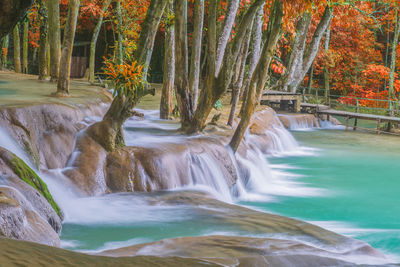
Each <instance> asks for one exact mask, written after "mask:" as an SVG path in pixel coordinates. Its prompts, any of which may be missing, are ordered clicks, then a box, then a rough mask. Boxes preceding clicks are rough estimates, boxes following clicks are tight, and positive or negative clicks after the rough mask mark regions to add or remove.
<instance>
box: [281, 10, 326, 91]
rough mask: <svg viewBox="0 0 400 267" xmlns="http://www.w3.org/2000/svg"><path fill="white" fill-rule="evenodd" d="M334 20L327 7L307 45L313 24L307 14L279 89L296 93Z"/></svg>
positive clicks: (298, 30) (297, 32)
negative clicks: (308, 34)
mask: <svg viewBox="0 0 400 267" xmlns="http://www.w3.org/2000/svg"><path fill="white" fill-rule="evenodd" d="M331 19H332V12H331V8H330V7H329V6H326V8H325V11H324V14H323V15H322V18H321V20H320V22H319V23H318V26H317V28H316V29H315V32H314V35H313V37H312V40H311V42H310V44H308V45H307V44H306V41H307V33H308V31H309V28H310V27H309V26H310V24H311V14H310V13H308V12H306V13H304V15H303V16H302V18H301V20H300V21H299V22H298V24H297V26H296V37H295V42H294V44H293V48H292V54H291V55H290V59H289V64H288V66H287V68H286V72H285V74H284V75H283V76H282V77H281V79H280V80H279V82H278V85H277V86H278V87H279V89H280V90H281V91H290V92H293V93H295V92H296V90H297V88H298V87H299V85H300V83H301V82H302V81H303V79H304V77H305V76H306V74H307V71H308V70H309V69H310V67H311V64H312V63H313V62H314V59H315V57H316V55H317V53H318V49H319V44H320V42H321V39H322V37H323V35H324V33H325V31H326V29H327V28H328V25H329V24H330V22H331Z"/></svg>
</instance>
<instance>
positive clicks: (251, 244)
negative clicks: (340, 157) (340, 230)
mask: <svg viewBox="0 0 400 267" xmlns="http://www.w3.org/2000/svg"><path fill="white" fill-rule="evenodd" d="M126 197H129V196H128V195H126ZM141 199H142V200H143V196H142V197H141ZM144 199H146V200H147V201H148V202H149V203H151V204H153V205H157V206H160V205H161V206H162V205H178V206H179V207H181V208H187V209H189V210H191V211H192V212H195V213H196V214H197V216H199V217H202V218H204V223H205V224H207V225H208V224H210V225H218V224H221V223H222V224H223V225H224V229H225V231H226V232H231V231H232V232H235V233H240V232H243V233H245V235H247V236H200V237H182V238H173V239H165V240H161V241H156V242H152V243H146V244H140V245H135V246H130V247H125V248H120V249H115V250H109V251H104V252H102V253H100V254H99V255H105V256H114V257H126V256H138V255H141V256H155V255H157V256H159V257H171V256H178V257H187V258H194V259H202V260H206V261H210V262H214V263H217V264H222V265H224V266H307V267H309V266H356V264H365V263H367V264H369V263H374V264H385V263H387V262H389V261H388V260H387V259H386V258H385V257H384V256H383V255H382V254H381V253H380V252H378V251H377V250H375V249H373V248H372V247H371V246H369V245H368V244H366V243H364V242H362V241H358V240H354V239H351V238H348V237H345V236H341V235H339V234H336V233H333V232H331V231H327V230H325V229H322V228H320V227H318V226H315V225H311V224H308V223H306V222H301V221H298V220H294V219H290V218H287V217H283V216H279V215H274V214H269V213H263V212H259V211H255V210H251V209H248V208H245V207H242V206H236V205H232V204H228V203H225V202H221V201H218V200H215V199H213V198H212V197H209V196H208V195H206V194H205V193H200V192H190V191H185V192H179V193H177V192H158V193H154V194H148V195H146V197H144ZM254 236H258V238H255V237H254ZM260 236H264V237H262V238H260Z"/></svg>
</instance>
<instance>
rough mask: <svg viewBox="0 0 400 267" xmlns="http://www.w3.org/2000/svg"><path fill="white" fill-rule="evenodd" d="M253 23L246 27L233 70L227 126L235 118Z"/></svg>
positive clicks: (230, 124)
mask: <svg viewBox="0 0 400 267" xmlns="http://www.w3.org/2000/svg"><path fill="white" fill-rule="evenodd" d="M254 19H255V20H256V19H257V17H255V18H254ZM253 25H254V22H253ZM253 25H251V26H250V27H249V28H248V29H247V34H246V37H245V40H246V42H245V45H243V46H242V49H241V52H240V58H239V60H238V61H237V62H238V64H237V68H236V71H235V72H237V77H236V80H234V82H233V86H232V101H231V102H232V103H231V104H232V105H231V111H230V113H229V118H228V123H227V124H228V125H229V126H232V124H233V119H234V118H235V113H236V108H237V105H238V103H239V97H240V91H241V89H242V86H243V79H244V69H245V66H246V59H247V55H248V52H249V45H250V39H251V38H250V36H251V32H252V28H253ZM235 74H236V73H235Z"/></svg>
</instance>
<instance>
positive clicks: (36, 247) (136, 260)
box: [0, 238, 222, 267]
mask: <svg viewBox="0 0 400 267" xmlns="http://www.w3.org/2000/svg"><path fill="white" fill-rule="evenodd" d="M0 262H1V265H2V266H10V267H11V266H41V267H47V266H49V267H54V266H65V267H67V266H68V267H72V266H90V267H91V266H93V267H99V266H101V267H115V266H118V267H125V266H126V267H131V266H144V267H145V266H148V267H150V266H151V267H152V266H159V267H164V266H165V267H176V266H207V267H213V266H222V265H219V264H214V263H210V262H207V261H204V260H199V259H187V258H180V257H154V256H146V257H144V256H138V257H129V258H128V257H121V258H111V257H104V256H93V255H87V254H83V253H77V252H72V251H69V250H64V249H59V248H55V247H48V246H44V245H40V244H35V243H30V242H24V241H19V240H11V239H5V238H0Z"/></svg>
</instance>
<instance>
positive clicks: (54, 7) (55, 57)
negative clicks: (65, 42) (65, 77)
mask: <svg viewBox="0 0 400 267" xmlns="http://www.w3.org/2000/svg"><path fill="white" fill-rule="evenodd" d="M46 4H47V10H48V22H49V23H48V24H49V36H48V41H49V44H50V50H49V51H50V70H49V72H50V73H49V74H50V78H51V81H53V82H55V81H57V80H58V73H59V71H60V56H61V33H60V32H61V31H60V0H46Z"/></svg>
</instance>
